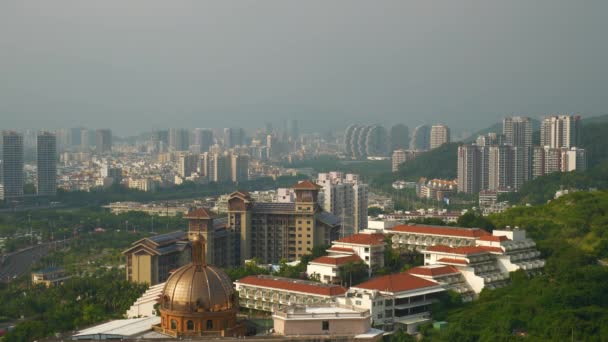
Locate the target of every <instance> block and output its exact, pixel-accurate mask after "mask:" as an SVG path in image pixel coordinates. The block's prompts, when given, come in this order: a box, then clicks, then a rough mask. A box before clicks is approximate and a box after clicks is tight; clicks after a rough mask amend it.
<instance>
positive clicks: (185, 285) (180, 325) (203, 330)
mask: <svg viewBox="0 0 608 342" xmlns="http://www.w3.org/2000/svg"><path fill="white" fill-rule="evenodd" d="M190 239H191V241H192V262H191V263H190V264H188V265H185V266H182V267H180V268H179V269H177V270H176V271H175V272H173V273H172V274H171V276H169V279H167V282H166V283H165V287H164V289H163V292H162V295H161V297H160V307H159V311H160V317H161V323H160V326H157V327H155V330H156V331H158V332H160V333H163V334H166V335H170V336H173V337H181V336H241V335H243V332H244V329H243V327H242V325H240V324H239V323H238V322H237V320H236V314H237V311H238V305H237V302H236V296H235V292H234V289H233V287H232V282H231V281H230V278H229V277H228V275H227V274H226V273H225V272H224V271H222V270H221V269H219V268H217V267H214V266H211V265H207V263H206V252H205V238H204V237H203V235H202V234H199V235H195V236H191V237H190Z"/></svg>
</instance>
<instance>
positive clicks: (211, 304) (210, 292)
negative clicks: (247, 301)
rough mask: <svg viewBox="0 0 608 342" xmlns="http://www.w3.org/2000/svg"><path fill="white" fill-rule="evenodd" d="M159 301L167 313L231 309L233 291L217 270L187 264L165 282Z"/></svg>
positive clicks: (225, 276)
mask: <svg viewBox="0 0 608 342" xmlns="http://www.w3.org/2000/svg"><path fill="white" fill-rule="evenodd" d="M161 301H162V303H161V308H162V309H165V310H170V311H179V312H185V313H194V312H207V311H225V310H229V309H232V308H233V301H234V289H233V288H232V282H231V281H230V278H229V277H228V275H226V273H224V271H222V270H221V269H219V268H217V267H213V266H208V265H196V264H189V265H186V266H183V267H181V268H179V269H178V270H177V271H175V272H174V273H173V274H172V275H171V276H170V277H169V279H167V282H166V284H165V288H164V290H163V295H162V297H161Z"/></svg>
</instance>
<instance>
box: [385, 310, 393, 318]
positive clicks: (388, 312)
mask: <svg viewBox="0 0 608 342" xmlns="http://www.w3.org/2000/svg"><path fill="white" fill-rule="evenodd" d="M384 316H386V317H387V318H388V317H393V311H392V310H385V311H384Z"/></svg>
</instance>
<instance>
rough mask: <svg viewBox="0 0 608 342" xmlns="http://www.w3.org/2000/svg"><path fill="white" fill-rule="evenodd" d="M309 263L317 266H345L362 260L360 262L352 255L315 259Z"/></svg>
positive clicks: (357, 257) (356, 256) (359, 259)
mask: <svg viewBox="0 0 608 342" xmlns="http://www.w3.org/2000/svg"><path fill="white" fill-rule="evenodd" d="M311 262H316V263H318V264H326V265H334V266H341V265H344V264H347V263H349V262H353V263H357V262H363V260H361V258H359V256H358V255H356V254H353V255H345V256H339V257H330V256H322V257H319V258H316V259H315V260H313V261H311Z"/></svg>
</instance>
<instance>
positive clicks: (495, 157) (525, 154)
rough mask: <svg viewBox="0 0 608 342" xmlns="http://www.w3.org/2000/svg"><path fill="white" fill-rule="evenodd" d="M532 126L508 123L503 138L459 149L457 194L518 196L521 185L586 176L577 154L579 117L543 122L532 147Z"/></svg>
mask: <svg viewBox="0 0 608 342" xmlns="http://www.w3.org/2000/svg"><path fill="white" fill-rule="evenodd" d="M532 131H533V127H532V120H531V119H530V118H528V117H519V116H517V117H509V118H505V119H504V120H503V133H502V134H496V133H489V134H487V135H483V136H480V137H478V138H477V140H476V142H475V143H473V144H468V145H462V146H459V148H458V190H459V192H463V193H469V194H475V193H478V192H479V191H481V190H490V191H498V192H501V191H517V190H519V188H520V187H521V186H522V184H523V183H525V182H527V181H529V180H531V179H533V178H535V177H539V176H542V175H545V174H549V173H552V172H559V171H562V172H566V171H573V170H584V169H585V167H586V154H585V150H584V149H581V148H578V147H577V146H578V144H579V141H580V116H568V115H559V116H549V117H546V118H544V119H543V121H542V122H541V132H540V133H541V137H540V145H537V146H533V140H532Z"/></svg>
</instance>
